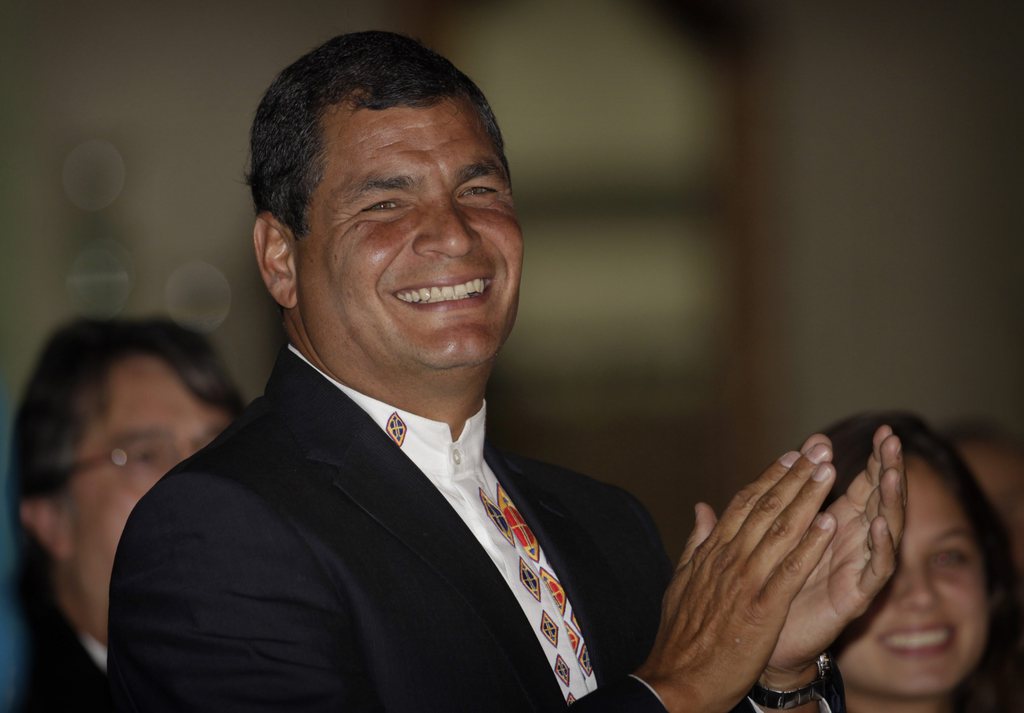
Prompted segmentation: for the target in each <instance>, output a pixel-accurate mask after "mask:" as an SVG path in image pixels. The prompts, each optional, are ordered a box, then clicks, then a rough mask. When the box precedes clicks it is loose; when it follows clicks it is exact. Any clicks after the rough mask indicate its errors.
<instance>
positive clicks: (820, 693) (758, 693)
mask: <svg viewBox="0 0 1024 713" xmlns="http://www.w3.org/2000/svg"><path fill="white" fill-rule="evenodd" d="M817 664H818V677H817V678H816V679H814V680H813V681H811V682H810V683H808V684H807V685H806V686H801V687H800V688H794V689H793V690H791V691H776V690H775V689H773V688H765V687H764V686H762V685H761V684H760V683H755V684H754V687H753V688H752V689H750V693H749V696H750V699H751V700H752V701H754V703H756V704H757V705H759V706H764V707H765V708H772V709H775V710H789V709H790V708H796V707H797V706H802V705H804V704H805V703H810V702H811V701H820V700H824V699H825V693H826V688H827V687H828V685H829V684H830V683H831V679H832V657H831V656H829V653H828V652H827V651H826V652H825V653H823V654H821V655H820V656H819V657H818V660H817Z"/></svg>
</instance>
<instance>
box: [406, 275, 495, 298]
mask: <svg viewBox="0 0 1024 713" xmlns="http://www.w3.org/2000/svg"><path fill="white" fill-rule="evenodd" d="M485 286H486V283H485V282H484V280H483V279H482V278H479V277H478V278H476V279H475V280H469V281H467V282H464V283H462V284H461V285H445V286H444V287H421V288H419V289H417V290H407V291H405V292H399V293H397V294H396V295H395V296H396V297H398V299H400V300H402V301H403V302H412V303H417V302H448V301H450V300H464V299H467V298H469V297H475V296H477V295H479V294H481V293H482V292H483V291H484V287H485Z"/></svg>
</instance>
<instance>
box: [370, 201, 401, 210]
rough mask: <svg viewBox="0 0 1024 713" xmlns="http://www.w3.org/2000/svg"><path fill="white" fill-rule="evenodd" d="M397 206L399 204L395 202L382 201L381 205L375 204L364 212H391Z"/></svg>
mask: <svg viewBox="0 0 1024 713" xmlns="http://www.w3.org/2000/svg"><path fill="white" fill-rule="evenodd" d="M397 206H398V204H397V203H395V202H394V201H381V202H379V203H374V204H373V205H371V206H370V207H368V208H364V209H363V211H364V212H366V211H372V210H390V209H392V208H396V207H397Z"/></svg>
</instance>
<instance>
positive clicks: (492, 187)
mask: <svg viewBox="0 0 1024 713" xmlns="http://www.w3.org/2000/svg"><path fill="white" fill-rule="evenodd" d="M322 129H323V133H324V155H325V166H324V172H323V178H322V180H321V181H320V183H319V185H318V186H317V187H316V190H315V191H314V193H313V195H312V198H311V200H310V205H309V223H310V231H309V233H308V234H307V235H306V236H305V237H303V238H301V239H299V240H296V241H293V242H292V245H293V249H294V255H293V259H294V272H295V282H294V304H290V303H288V299H287V298H286V299H284V300H282V299H281V297H280V296H279V294H278V293H274V294H275V297H276V298H278V301H279V302H280V303H282V304H283V305H284V306H285V307H286V308H291V307H293V308H292V309H288V310H287V311H286V317H285V323H286V326H287V328H288V331H289V336H290V337H291V339H292V341H293V343H294V344H295V345H296V346H297V347H298V348H299V349H300V350H301V351H302V352H303V353H304V354H305V355H306V357H307V358H309V359H310V360H311V361H312V362H313V363H314V364H316V365H317V366H318V367H320V368H321V369H323V370H324V371H326V372H327V373H328V374H330V375H332V376H334V377H335V378H336V379H338V380H339V381H342V382H343V383H346V384H348V385H350V386H352V387H353V388H356V389H358V390H360V391H363V392H364V393H368V394H370V395H372V396H375V397H377V398H380V399H382V400H385V401H388V402H390V403H394V404H396V405H401V402H402V400H403V398H404V397H405V396H406V395H407V394H408V393H409V390H410V389H412V390H415V389H423V388H425V387H426V388H428V389H429V388H431V384H436V383H440V381H439V380H444V379H446V378H447V377H450V376H453V375H456V376H458V375H467V374H469V375H477V376H479V375H480V374H483V379H484V380H486V375H487V374H488V373H489V372H490V368H491V363H492V361H493V358H494V356H495V355H496V354H497V352H498V350H499V348H500V347H501V345H502V344H503V343H504V341H505V339H506V337H507V336H508V334H509V332H510V330H511V329H512V325H513V323H514V321H515V314H516V306H517V303H518V293H519V277H520V269H521V264H522V235H521V233H520V230H519V224H518V222H517V220H516V215H515V210H514V208H513V204H512V194H511V189H510V186H509V181H508V177H507V176H506V175H505V172H504V170H503V168H502V165H501V161H500V158H499V156H498V154H497V153H496V151H495V149H494V147H493V145H492V143H491V141H490V139H489V137H488V136H487V134H486V132H485V131H484V130H483V128H482V127H481V125H480V122H479V120H478V118H477V116H476V114H475V112H474V111H473V109H472V107H471V105H470V104H469V103H468V102H465V101H443V102H441V103H439V104H437V105H435V106H432V107H427V108H410V107H396V108H391V109H385V110H382V111H373V110H368V109H359V110H354V111H353V110H351V109H349V108H348V107H345V106H340V107H335V108H334V109H333V110H331V111H329V112H328V114H327V115H326V117H325V119H324V121H323V126H322ZM268 284H270V283H269V282H268ZM271 292H272V293H273V292H274V288H273V286H271Z"/></svg>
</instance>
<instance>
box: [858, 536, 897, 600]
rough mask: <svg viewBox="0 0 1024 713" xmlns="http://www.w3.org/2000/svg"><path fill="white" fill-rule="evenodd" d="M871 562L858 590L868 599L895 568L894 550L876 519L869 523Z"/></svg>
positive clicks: (891, 542) (889, 539)
mask: <svg viewBox="0 0 1024 713" xmlns="http://www.w3.org/2000/svg"><path fill="white" fill-rule="evenodd" d="M869 537H870V538H871V560H870V561H869V562H868V566H867V567H865V568H864V571H863V572H862V573H861V578H860V589H861V591H862V592H863V593H864V594H866V595H867V596H868V598H869V599H870V598H871V597H874V596H875V594H877V593H878V592H879V591H881V589H882V587H883V586H884V585H885V583H886V582H887V581H888V579H889V575H891V574H892V572H893V570H894V569H895V567H896V548H895V547H894V546H893V538H892V535H891V534H890V532H889V528H888V526H887V524H886V522H885V518H882V517H877V518H875V519H874V520H872V522H871V533H870V535H869Z"/></svg>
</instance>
